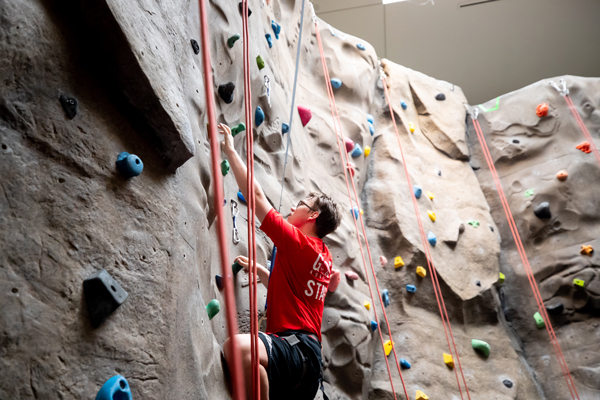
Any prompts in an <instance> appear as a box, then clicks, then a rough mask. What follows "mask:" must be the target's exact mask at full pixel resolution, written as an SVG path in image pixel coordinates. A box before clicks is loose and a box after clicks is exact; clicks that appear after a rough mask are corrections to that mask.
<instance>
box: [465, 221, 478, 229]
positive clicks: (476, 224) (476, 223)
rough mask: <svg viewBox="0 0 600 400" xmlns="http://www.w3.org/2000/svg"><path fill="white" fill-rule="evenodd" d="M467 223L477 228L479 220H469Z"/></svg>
mask: <svg viewBox="0 0 600 400" xmlns="http://www.w3.org/2000/svg"><path fill="white" fill-rule="evenodd" d="M467 224H469V225H471V226H472V227H473V228H477V227H478V226H479V221H476V220H471V221H469V222H467Z"/></svg>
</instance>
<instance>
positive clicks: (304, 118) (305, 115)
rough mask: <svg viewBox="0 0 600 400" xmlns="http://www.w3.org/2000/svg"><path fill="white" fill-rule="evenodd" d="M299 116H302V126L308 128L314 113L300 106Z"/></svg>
mask: <svg viewBox="0 0 600 400" xmlns="http://www.w3.org/2000/svg"><path fill="white" fill-rule="evenodd" d="M298 114H300V121H302V126H306V124H308V121H310V119H311V118H312V111H310V110H309V109H308V108H305V107H302V106H298Z"/></svg>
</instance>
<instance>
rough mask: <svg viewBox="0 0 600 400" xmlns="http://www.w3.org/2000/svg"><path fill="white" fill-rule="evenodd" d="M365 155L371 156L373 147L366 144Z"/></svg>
mask: <svg viewBox="0 0 600 400" xmlns="http://www.w3.org/2000/svg"><path fill="white" fill-rule="evenodd" d="M364 153H365V157H369V154H371V148H370V147H369V146H365V150H364Z"/></svg>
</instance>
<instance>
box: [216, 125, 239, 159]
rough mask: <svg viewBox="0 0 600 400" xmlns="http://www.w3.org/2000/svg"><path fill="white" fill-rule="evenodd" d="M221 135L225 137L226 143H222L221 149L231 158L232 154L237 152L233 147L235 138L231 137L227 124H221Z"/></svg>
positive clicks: (219, 126)
mask: <svg viewBox="0 0 600 400" xmlns="http://www.w3.org/2000/svg"><path fill="white" fill-rule="evenodd" d="M218 128H219V133H220V134H221V135H224V136H225V137H224V139H225V140H224V141H223V142H221V148H222V149H223V152H224V153H225V154H227V155H228V156H229V154H231V153H232V152H235V147H234V146H233V136H232V135H231V129H230V128H229V127H228V126H227V125H225V124H219V125H218Z"/></svg>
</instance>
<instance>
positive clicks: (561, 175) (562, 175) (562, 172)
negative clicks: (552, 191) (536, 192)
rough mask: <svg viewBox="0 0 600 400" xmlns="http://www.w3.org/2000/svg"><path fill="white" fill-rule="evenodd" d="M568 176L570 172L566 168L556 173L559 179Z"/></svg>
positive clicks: (562, 179) (561, 179)
mask: <svg viewBox="0 0 600 400" xmlns="http://www.w3.org/2000/svg"><path fill="white" fill-rule="evenodd" d="M568 176H569V173H568V172H567V171H565V170H564V169H563V170H562V171H558V172H557V173H556V179H558V180H559V181H564V180H565V179H567V177H568Z"/></svg>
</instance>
